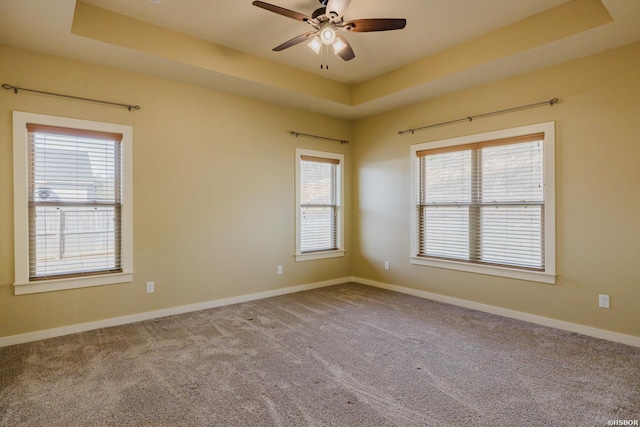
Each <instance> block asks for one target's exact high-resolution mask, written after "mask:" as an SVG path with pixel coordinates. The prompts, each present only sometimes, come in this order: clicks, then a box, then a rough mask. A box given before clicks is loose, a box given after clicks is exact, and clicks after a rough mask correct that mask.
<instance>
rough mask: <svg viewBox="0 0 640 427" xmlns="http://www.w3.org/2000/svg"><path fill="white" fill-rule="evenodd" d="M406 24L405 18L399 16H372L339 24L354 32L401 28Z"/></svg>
mask: <svg viewBox="0 0 640 427" xmlns="http://www.w3.org/2000/svg"><path fill="white" fill-rule="evenodd" d="M406 25H407V20H406V19H400V18H372V19H354V20H353V21H347V22H345V23H344V25H341V26H342V27H344V28H345V29H346V30H349V31H353V32H356V33H368V32H371V31H390V30H401V29H403V28H404V27H405V26H406Z"/></svg>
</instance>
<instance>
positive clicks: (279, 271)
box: [276, 265, 282, 276]
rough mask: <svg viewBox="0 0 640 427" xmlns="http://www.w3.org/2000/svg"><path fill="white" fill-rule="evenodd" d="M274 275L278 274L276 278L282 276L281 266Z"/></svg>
mask: <svg viewBox="0 0 640 427" xmlns="http://www.w3.org/2000/svg"><path fill="white" fill-rule="evenodd" d="M276 273H278V276H282V266H281V265H279V266H278V268H277V269H276Z"/></svg>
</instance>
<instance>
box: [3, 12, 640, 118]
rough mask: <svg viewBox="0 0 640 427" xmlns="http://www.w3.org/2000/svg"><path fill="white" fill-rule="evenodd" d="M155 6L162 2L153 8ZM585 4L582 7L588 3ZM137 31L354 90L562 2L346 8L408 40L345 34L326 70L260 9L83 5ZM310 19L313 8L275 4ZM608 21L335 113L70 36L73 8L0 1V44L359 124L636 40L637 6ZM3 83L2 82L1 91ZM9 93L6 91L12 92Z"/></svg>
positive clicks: (291, 30)
mask: <svg viewBox="0 0 640 427" xmlns="http://www.w3.org/2000/svg"><path fill="white" fill-rule="evenodd" d="M155 1H158V0H155ZM585 1H586V0H585ZM84 2H85V3H89V4H92V5H94V6H98V7H101V8H104V9H108V10H111V11H113V12H117V13H120V14H123V15H127V16H129V17H132V18H136V19H138V20H141V21H146V22H149V23H153V24H156V25H160V26H162V27H165V28H168V29H172V30H174V31H178V32H181V33H185V34H188V35H191V36H194V37H198V38H201V39H204V40H207V41H210V42H213V43H216V44H220V45H224V46H227V47H230V48H233V49H236V50H240V51H243V52H245V53H248V54H251V55H254V56H258V57H262V58H265V59H268V60H270V61H274V62H278V63H281V64H284V65H287V66H290V67H294V68H297V69H300V70H303V71H306V72H309V73H313V74H317V75H320V76H323V77H326V78H329V79H332V80H336V81H338V82H341V83H345V84H349V85H351V84H357V83H360V82H363V81H367V80H369V79H372V78H375V77H377V76H380V75H383V74H384V73H387V72H389V71H391V70H394V69H397V68H399V67H402V66H405V65H408V64H411V63H413V62H415V61H417V60H419V59H422V58H425V57H428V56H430V55H433V54H435V53H438V52H441V51H444V50H446V49H448V48H451V47H454V46H456V45H458V44H460V43H463V42H465V41H468V40H471V39H473V38H475V37H478V36H481V35H483V34H486V33H488V32H491V31H493V30H496V29H499V28H502V27H504V26H506V25H509V24H511V23H514V22H517V21H520V20H522V19H525V18H527V17H529V16H531V15H534V14H536V13H539V12H542V11H545V10H547V9H550V8H553V7H555V6H558V5H561V4H563V3H566V2H567V0H399V1H389V0H352V3H351V5H350V7H349V9H348V11H347V13H346V15H345V19H346V20H349V19H357V18H406V19H407V26H406V28H405V29H404V30H398V31H386V32H379V33H349V34H347V35H346V36H347V38H348V39H349V42H350V43H351V45H352V47H353V49H354V51H355V53H356V58H355V59H354V60H352V61H349V62H344V61H342V60H341V59H340V58H338V57H336V56H333V55H331V57H330V58H328V59H326V60H324V61H322V62H325V63H326V61H328V64H329V65H330V67H329V70H321V69H320V63H321V58H320V57H319V56H318V55H316V54H315V53H313V52H312V51H311V50H310V49H309V48H308V47H306V46H305V44H304V43H302V44H299V45H297V46H294V47H291V48H289V49H287V50H285V51H282V52H273V51H272V50H271V49H272V48H273V47H275V46H276V45H278V44H280V43H282V42H284V41H286V40H288V39H291V38H292V37H295V36H297V35H299V34H302V33H304V32H307V31H309V30H310V29H309V26H308V25H307V24H304V23H301V22H297V21H295V20H293V19H290V18H287V17H284V16H281V15H278V14H275V13H272V12H269V11H266V10H263V9H260V8H257V7H255V6H253V5H252V4H251V0H232V1H225V0H160V3H159V4H156V3H154V2H152V1H150V0H84ZM269 3H272V4H276V5H278V6H281V7H285V8H287V9H291V10H294V11H297V12H300V13H303V14H307V15H310V14H311V13H312V12H313V10H314V9H316V8H317V7H320V4H319V2H318V0H272V1H269ZM602 3H603V4H604V5H605V6H606V7H607V9H608V11H609V13H610V14H611V15H612V17H613V19H614V21H613V22H612V23H611V24H607V25H603V26H600V27H597V28H594V29H591V30H588V31H584V32H582V33H579V34H577V35H574V36H571V37H567V38H565V39H562V40H558V41H555V42H552V43H548V44H546V45H544V46H541V47H538V48H536V49H532V50H530V51H527V52H520V53H517V54H514V55H512V56H510V57H508V58H502V59H500V60H496V61H494V62H493V63H490V64H485V65H484V66H482V67H481V68H480V69H473V70H468V71H467V72H466V73H465V72H462V73H457V74H456V75H455V76H449V77H445V78H442V79H439V80H438V81H435V82H431V83H430V84H425V85H421V86H420V87H416V88H412V90H410V91H406V90H405V91H399V92H397V93H394V94H391V95H389V96H385V97H383V98H380V99H377V100H373V101H371V102H367V103H363V104H361V105H357V106H346V105H339V106H336V105H335V104H334V103H330V102H324V101H322V100H317V99H314V98H313V97H308V96H295V94H284V93H283V92H282V91H281V90H278V89H277V88H270V87H260V88H258V87H255V85H252V84H250V83H247V84H243V83H242V82H236V83H235V84H229V79H228V78H226V79H225V78H224V77H221V76H218V75H215V73H211V74H207V73H202V72H199V71H195V70H191V71H192V72H189V71H188V70H185V69H184V68H185V67H184V66H183V65H180V66H178V65H176V64H171V63H170V61H167V60H166V59H164V60H163V59H161V58H155V57H152V56H151V55H149V54H144V53H140V52H136V51H132V50H129V49H124V48H122V47H117V46H112V45H108V44H106V43H102V42H99V41H95V40H91V39H88V38H83V37H79V36H76V35H73V34H71V31H70V28H71V23H72V20H73V14H74V7H75V0H0V43H2V44H7V45H12V46H17V47H22V48H26V49H31V50H36V51H40V52H45V53H50V54H54V55H59V56H63V57H68V58H72V59H78V60H82V61H87V62H91V63H99V64H103V65H109V66H114V67H119V68H124V69H130V70H134V71H142V72H149V73H153V74H156V75H160V76H164V77H170V78H177V79H180V80H184V81H187V82H190V83H194V84H198V85H202V86H206V87H210V88H214V89H218V90H225V91H230V92H235V93H240V94H242V95H249V96H254V97H256V98H260V99H265V100H268V101H271V102H277V103H281V104H285V105H290V106H294V107H297V108H305V109H308V110H311V111H316V112H320V113H324V114H329V115H332V116H336V117H344V118H357V117H363V116H366V115H370V114H374V113H377V112H380V111H384V110H388V109H391V108H396V107H398V106H402V105H406V104H409V103H412V102H417V101H419V100H422V99H425V98H429V97H434V96H438V95H442V94H444V93H447V92H451V91H455V90H460V89H462V88H465V87H468V86H471V85H475V84H481V83H484V82H487V81H491V80H495V79H499V78H503V77H508V76H510V75H515V74H518V73H522V72H526V71H530V70H534V69H537V68H541V67H545V66H549V65H553V64H557V63H560V62H563V61H566V60H570V59H573V58H577V57H581V56H585V55H589V54H592V53H596V52H599V51H603V50H607V49H611V48H614V47H617V46H620V45H624V44H628V43H631V42H634V41H637V40H640V0H602ZM2 83H5V82H2ZM8 83H11V82H8Z"/></svg>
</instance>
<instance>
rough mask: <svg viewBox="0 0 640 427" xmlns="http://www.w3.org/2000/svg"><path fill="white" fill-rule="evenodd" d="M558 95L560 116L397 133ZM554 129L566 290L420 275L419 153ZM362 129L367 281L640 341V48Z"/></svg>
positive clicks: (444, 100)
mask: <svg viewBox="0 0 640 427" xmlns="http://www.w3.org/2000/svg"><path fill="white" fill-rule="evenodd" d="M554 97H558V98H560V100H561V103H560V104H557V105H555V106H554V107H542V108H537V109H531V110H526V111H521V112H516V113H511V114H506V115H501V116H495V117H491V118H485V119H481V120H476V121H473V122H472V123H461V124H456V125H451V126H445V127H439V128H433V129H430V130H425V131H421V132H416V133H415V134H413V135H411V134H405V135H402V136H400V135H398V133H397V132H398V131H399V130H402V129H407V128H412V127H418V126H421V125H427V124H431V123H437V122H440V121H446V120H451V119H455V118H459V117H465V116H469V115H475V114H479V113H483V112H488V111H494V110H500V109H504V108H509V107H512V106H517V105H522V104H528V103H533V102H537V101H543V100H547V99H551V98H554ZM552 120H553V121H555V122H556V201H557V213H556V218H557V220H556V221H557V269H558V278H557V284H556V285H545V284H540V283H534V282H527V281H520V280H513V279H507V278H499V277H492V276H484V275H477V274H472V273H463V272H455V271H450V270H443V269H437V268H430V267H424V266H418V265H410V264H409V259H408V256H409V212H410V206H409V197H410V195H409V180H410V176H409V165H410V163H409V147H410V145H411V144H416V143H421V142H427V141H433V140H439V139H445V138H452V137H456V136H461V135H468V134H474V133H480V132H487V131H492V130H498V129H504V128H510V127H516V126H521V125H527V124H532V123H539V122H545V121H552ZM353 131H354V139H355V141H356V143H355V144H354V159H355V163H354V171H355V175H354V188H355V189H357V190H356V192H355V193H354V212H357V213H358V214H357V215H358V218H359V220H358V221H357V222H356V224H355V227H354V230H353V240H354V249H355V253H356V255H355V258H354V267H353V270H354V275H355V276H359V277H362V278H366V279H370V280H375V281H380V282H384V283H389V284H393V285H399V286H405V287H409V288H414V289H419V290H424V291H428V292H433V293H438V294H442V295H447V296H452V297H456V298H461V299H465V300H471V301H475V302H479V303H484V304H489V305H494V306H498V307H503V308H507V309H511V310H517V311H520V312H526V313H532V314H536V315H540V316H545V317H550V318H554V319H559V320H563V321H567V322H573V323H578V324H582V325H587V326H592V327H596V328H601V329H605V330H610V331H615V332H620V333H624V334H630V335H634V336H640V310H639V309H638V306H639V304H640V190H639V186H640V166H639V162H640V43H635V44H633V45H629V46H626V47H622V48H619V49H615V50H611V51H608V52H605V53H602V54H598V55H595V56H591V57H587V58H584V59H580V60H576V61H571V62H568V63H565V64H562V65H559V66H555V67H551V68H548V69H544V70H540V71H537V72H533V73H529V74H525V75H521V76H518V77H515V78H510V79H507V80H503V81H498V82H495V83H491V84H487V85H483V86H480V87H477V88H473V89H470V90H466V91H463V92H459V93H456V94H452V95H449V96H444V97H441V98H438V99H433V100H429V101H426V102H423V103H421V104H418V105H415V106H411V107H407V108H402V109H399V110H396V111H392V112H389V113H386V114H381V115H378V116H376V117H371V118H368V119H365V120H360V121H358V122H356V123H355V125H354V130H353ZM385 260H388V261H390V262H391V269H390V270H389V271H385V270H384V268H383V266H384V261H385ZM598 294H609V295H610V296H611V309H609V310H606V309H600V308H598Z"/></svg>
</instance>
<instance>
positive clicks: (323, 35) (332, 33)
mask: <svg viewBox="0 0 640 427" xmlns="http://www.w3.org/2000/svg"><path fill="white" fill-rule="evenodd" d="M320 39H321V40H322V43H324V44H326V45H330V44H333V42H335V41H336V30H334V29H333V28H331V27H328V26H326V27H324V28H323V29H322V30H320Z"/></svg>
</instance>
